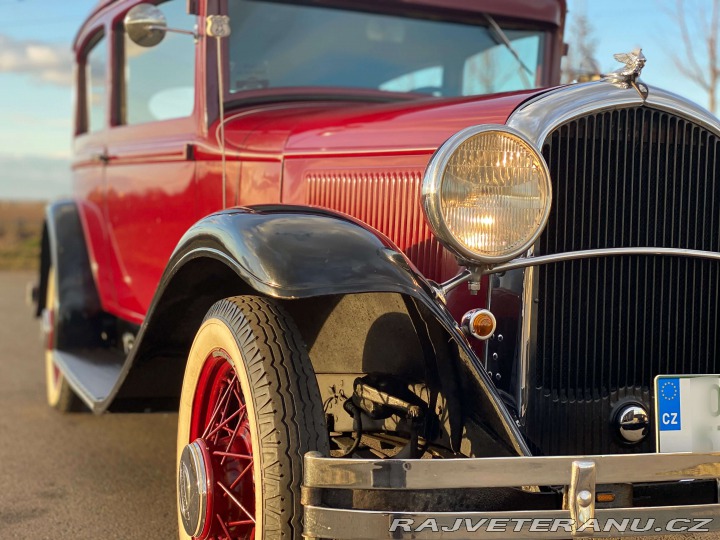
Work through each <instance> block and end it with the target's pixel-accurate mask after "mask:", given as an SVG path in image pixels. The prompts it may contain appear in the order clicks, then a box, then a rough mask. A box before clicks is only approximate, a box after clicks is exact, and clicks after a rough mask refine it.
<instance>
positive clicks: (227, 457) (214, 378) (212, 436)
mask: <svg viewBox="0 0 720 540" xmlns="http://www.w3.org/2000/svg"><path fill="white" fill-rule="evenodd" d="M191 441H197V442H199V443H200V444H201V445H203V446H204V447H205V448H206V451H204V452H203V453H204V462H205V463H204V465H205V469H206V474H207V478H208V482H207V484H208V485H207V512H206V516H205V524H204V527H203V530H202V532H201V533H200V535H199V536H197V537H196V538H201V539H203V540H206V539H216V540H221V539H222V540H235V539H251V540H253V539H254V538H255V483H254V479H253V451H252V442H251V438H250V421H249V419H248V415H247V410H246V408H245V396H244V395H243V393H242V389H241V387H240V381H239V380H238V377H237V373H236V372H235V368H234V367H233V365H232V363H231V362H230V359H229V355H228V354H227V353H226V352H225V351H223V350H216V351H213V352H212V353H211V354H210V355H208V357H207V359H206V360H205V363H204V365H203V369H202V371H201V373H200V377H199V379H198V384H197V387H196V389H195V396H194V399H193V406H192V416H191V419H190V439H189V441H188V442H191Z"/></svg>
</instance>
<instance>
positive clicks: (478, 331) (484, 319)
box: [462, 309, 497, 341]
mask: <svg viewBox="0 0 720 540" xmlns="http://www.w3.org/2000/svg"><path fill="white" fill-rule="evenodd" d="M496 326H497V322H496V321H495V315H493V314H492V313H491V312H490V311H489V310H487V309H473V310H470V311H468V312H467V313H466V314H465V315H463V318H462V327H463V329H464V330H465V331H466V332H467V333H468V334H470V335H471V336H473V337H475V338H477V339H479V340H481V341H485V340H487V339H490V336H492V335H493V334H494V333H495V327H496Z"/></svg>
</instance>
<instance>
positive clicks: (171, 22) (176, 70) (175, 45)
mask: <svg viewBox="0 0 720 540" xmlns="http://www.w3.org/2000/svg"><path fill="white" fill-rule="evenodd" d="M158 7H159V8H160V9H161V10H162V12H163V13H164V14H165V17H166V18H167V24H168V27H170V28H180V29H183V30H187V29H192V28H193V25H194V24H195V19H194V17H193V16H191V15H188V13H187V1H186V0H169V1H167V2H162V3H161V4H159V5H158ZM119 34H120V36H121V38H122V43H123V51H124V62H123V67H122V73H121V76H122V81H123V89H122V90H123V92H122V97H121V101H122V103H121V104H120V107H121V110H120V118H121V120H122V123H124V124H128V125H133V124H143V123H145V122H155V121H157V120H169V119H172V118H183V117H186V116H190V114H192V111H193V105H194V99H195V43H194V41H193V39H192V37H190V36H187V35H183V34H174V33H171V32H168V33H167V34H166V35H165V38H164V39H163V40H162V41H161V42H160V43H159V44H158V45H156V46H154V47H149V48H146V47H141V46H140V45H136V44H135V43H133V42H132V41H131V40H130V38H129V37H128V36H127V35H126V34H125V33H124V31H123V29H122V27H120V28H119Z"/></svg>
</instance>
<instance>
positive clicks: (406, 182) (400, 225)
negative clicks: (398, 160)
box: [305, 169, 451, 280]
mask: <svg viewBox="0 0 720 540" xmlns="http://www.w3.org/2000/svg"><path fill="white" fill-rule="evenodd" d="M422 175H423V171H422V170H402V169H401V170H382V171H376V170H369V171H362V170H361V171H342V170H338V171H333V170H322V171H309V172H308V173H307V174H306V177H305V181H306V182H307V192H306V193H307V195H306V202H307V204H310V205H315V206H322V207H324V208H330V209H332V210H337V211H339V212H343V213H345V214H348V215H351V216H353V217H355V218H357V219H360V220H362V221H364V222H365V223H367V224H368V225H370V226H371V227H374V228H376V229H378V230H379V231H381V232H383V233H384V234H386V235H387V236H388V237H390V239H392V240H393V242H395V243H396V244H397V246H398V247H399V248H400V249H402V250H403V251H404V252H405V254H406V255H407V256H408V257H409V258H410V260H411V261H412V262H413V263H414V264H415V266H417V267H418V269H419V270H420V272H421V273H422V274H423V275H425V276H426V277H428V278H430V279H435V280H441V278H442V277H443V276H442V270H443V265H444V264H445V262H446V261H447V260H448V259H450V258H451V257H450V256H449V255H448V254H447V252H445V251H444V249H443V248H442V246H441V245H440V243H439V242H438V241H437V240H436V239H435V237H434V236H433V235H432V233H431V232H430V229H429V227H428V226H427V224H426V223H425V218H424V216H423V214H422V209H421V205H420V183H421V182H422ZM408 218H409V219H408Z"/></svg>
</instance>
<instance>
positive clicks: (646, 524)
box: [303, 452, 720, 540]
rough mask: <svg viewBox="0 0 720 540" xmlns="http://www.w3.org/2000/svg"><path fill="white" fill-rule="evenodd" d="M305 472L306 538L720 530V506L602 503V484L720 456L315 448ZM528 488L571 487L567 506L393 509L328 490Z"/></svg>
mask: <svg viewBox="0 0 720 540" xmlns="http://www.w3.org/2000/svg"><path fill="white" fill-rule="evenodd" d="M304 471H305V472H304V484H303V505H304V516H305V531H304V536H305V537H307V538H335V539H338V540H361V539H371V538H372V539H383V538H387V539H399V538H413V539H417V540H423V539H427V540H435V539H440V538H442V539H460V538H478V539H479V538H518V539H519V538H533V539H535V538H547V539H550V538H553V539H554V538H557V539H560V538H567V537H568V536H573V537H588V536H592V537H617V536H647V535H657V534H668V533H676V532H707V531H720V504H699V505H680V506H654V507H637V506H636V507H630V508H596V488H597V486H598V485H600V484H604V485H605V484H634V483H648V482H669V481H679V480H698V479H705V480H707V479H717V478H720V453H712V454H689V453H682V454H625V455H605V456H580V457H578V456H575V457H572V456H569V457H567V456H562V457H510V458H472V459H471V458H466V459H438V460H433V459H384V460H379V459H378V460H372V459H339V458H326V457H322V456H321V455H320V454H319V453H317V452H310V453H308V454H306V456H305V467H304ZM520 486H564V487H565V489H564V497H563V501H564V502H563V505H562V507H563V508H562V509H558V510H537V511H534V510H533V511H527V510H523V511H517V510H516V511H512V510H511V509H510V510H508V511H499V512H497V511H493V512H428V511H417V512H408V511H402V512H394V511H393V509H392V508H387V509H383V510H381V511H377V510H358V509H355V508H353V507H352V506H353V505H352V504H350V505H347V507H340V508H338V507H330V506H328V505H326V504H323V500H324V497H323V492H329V491H338V490H339V491H347V490H356V491H357V490H371V491H374V490H378V491H383V490H385V491H389V490H443V489H471V488H504V487H520ZM609 520H612V523H610V522H609ZM538 524H540V526H539V525H538ZM668 524H671V525H668ZM553 529H554V530H553Z"/></svg>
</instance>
